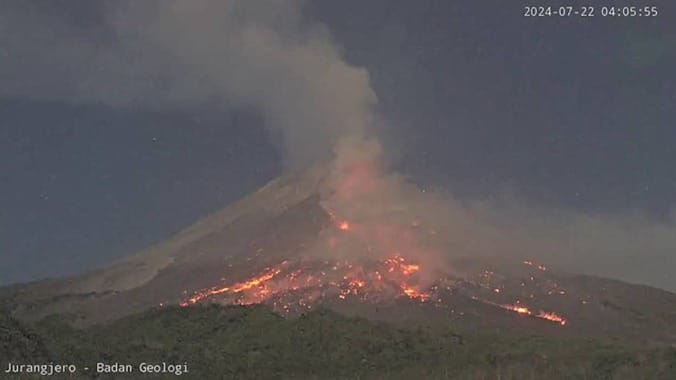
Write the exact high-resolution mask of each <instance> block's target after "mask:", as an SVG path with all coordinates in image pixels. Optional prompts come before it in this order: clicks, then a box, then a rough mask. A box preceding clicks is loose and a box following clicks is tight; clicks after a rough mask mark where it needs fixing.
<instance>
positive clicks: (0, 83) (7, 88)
mask: <svg viewBox="0 0 676 380" xmlns="http://www.w3.org/2000/svg"><path fill="white" fill-rule="evenodd" d="M397 3H401V4H400V5H399V4H397ZM451 3H452V2H449V1H419V2H392V1H381V0H373V1H329V0H325V1H313V2H308V5H307V6H306V7H304V8H303V9H302V12H303V15H287V16H286V17H290V18H293V17H304V18H306V19H309V20H312V21H313V22H314V23H322V24H324V25H325V27H326V29H327V30H328V31H330V34H331V36H332V37H331V38H329V37H325V33H326V31H325V30H321V28H320V30H317V31H313V32H312V33H311V34H310V36H311V37H312V38H311V41H309V42H303V44H301V45H300V46H303V47H308V46H309V48H308V49H311V50H310V51H316V50H312V49H315V48H316V49H319V50H321V51H322V52H323V53H325V55H322V57H324V58H322V59H321V62H325V61H331V60H334V59H335V57H334V51H333V50H332V49H333V48H335V47H336V46H338V47H339V50H338V51H339V52H341V53H342V54H343V56H344V57H345V59H346V60H347V62H348V63H349V64H351V65H353V66H354V67H363V68H365V69H366V70H368V78H369V80H370V83H371V86H372V88H373V90H374V92H375V95H376V96H377V101H378V106H377V107H378V110H379V113H380V114H381V115H382V117H383V120H382V121H381V122H380V124H381V127H380V129H381V133H382V135H383V136H385V138H386V147H388V148H389V150H390V151H392V152H395V156H394V157H395V161H396V166H397V167H398V168H399V169H401V170H403V171H405V172H407V173H409V174H411V175H412V176H413V177H414V178H415V179H416V180H417V181H419V182H423V183H432V184H437V185H444V186H446V187H448V188H450V189H451V190H452V191H453V192H454V193H455V194H460V196H464V197H484V196H487V195H490V194H499V193H503V192H505V191H509V192H514V193H516V194H519V196H521V197H524V198H526V199H528V200H530V201H532V202H537V203H542V204H547V205H552V206H553V207H558V208H562V209H564V210H577V211H581V212H603V213H611V214H612V213H617V212H625V211H627V210H633V209H638V210H644V211H647V212H648V213H649V214H650V215H651V216H652V217H654V218H656V219H658V220H664V219H666V218H669V217H670V215H669V213H670V212H671V210H672V209H673V208H674V206H675V205H676V171H675V170H674V164H676V149H674V142H676V125H675V124H674V120H675V117H676V78H675V67H676V7H675V6H674V4H672V2H670V1H661V2H659V1H656V2H653V3H654V4H656V5H658V6H659V10H660V15H659V16H658V17H657V18H655V19H641V18H636V19H603V18H601V17H595V18H594V19H580V18H571V19H558V18H546V19H528V18H524V17H523V16H522V13H523V10H522V7H521V5H518V4H505V3H508V2H504V1H497V0H496V1H476V2H475V1H462V2H457V4H451ZM110 4H111V3H106V2H101V3H96V4H94V5H92V3H91V2H88V1H60V2H46V1H44V2H24V1H14V2H3V4H2V6H0V13H2V14H3V16H0V33H1V35H2V37H0V44H1V46H0V87H2V88H3V89H2V90H0V94H2V96H3V97H2V98H1V99H0V257H1V258H2V263H1V264H0V283H9V282H16V281H27V280H33V279H37V278H41V277H45V276H54V275H62V274H65V273H76V272H79V271H81V270H83V269H85V268H90V267H92V266H97V265H102V264H104V263H105V262H107V261H109V260H110V259H112V258H114V257H118V256H120V255H123V254H127V253H130V252H132V251H134V250H136V249H139V248H143V247H144V246H146V245H148V244H150V243H152V242H154V241H157V240H161V239H163V238H165V237H167V236H169V235H171V234H172V233H173V232H175V231H176V230H177V229H179V228H181V227H183V226H185V225H187V224H189V223H190V222H191V221H193V220H195V219H197V218H199V217H200V216H203V215H204V214H206V213H208V212H210V211H213V210H214V209H217V208H219V207H222V206H223V205H224V204H227V203H228V202H230V201H232V200H234V199H236V198H237V197H239V196H241V195H243V194H245V193H247V192H249V191H251V190H252V189H254V188H256V187H257V186H259V185H261V184H263V183H265V182H266V181H267V180H268V179H270V178H271V177H273V176H274V175H276V174H277V173H278V172H279V170H281V167H282V165H283V163H282V161H281V158H280V156H281V155H282V154H281V153H280V150H279V149H280V146H279V144H277V143H273V142H276V141H278V135H277V133H278V132H279V130H277V129H275V127H274V126H271V124H275V123H279V124H285V123H286V124H293V125H295V124H297V123H296V121H297V119H296V117H297V115H298V113H294V114H290V116H289V115H282V116H279V115H280V113H279V111H278V108H280V107H282V108H284V109H287V108H288V107H294V104H293V103H286V102H283V103H279V102H277V101H276V99H277V98H274V99H272V100H271V101H270V100H268V99H267V98H266V99H264V101H265V102H267V104H272V106H271V109H270V110H265V112H259V110H256V109H251V108H250V107H243V106H242V105H241V104H239V103H240V102H238V101H235V102H226V104H225V105H223V104H222V102H221V101H220V98H219V96H220V95H221V94H220V93H219V92H218V91H214V90H213V89H210V88H209V87H200V88H198V89H194V88H191V87H190V85H192V83H195V81H198V80H199V78H197V79H196V78H195V77H192V76H185V78H183V77H182V81H177V82H176V83H178V84H177V85H175V86H173V87H171V86H170V87H169V89H168V90H167V91H168V92H171V94H172V96H168V98H171V99H170V100H171V101H173V102H175V103H180V104H181V107H176V106H174V105H173V104H172V105H169V104H166V103H162V102H155V101H154V97H156V96H157V94H158V93H160V92H159V91H160V90H162V89H163V87H162V86H163V85H164V82H162V80H163V78H164V76H163V75H170V74H171V75H173V74H175V73H176V72H177V70H183V66H180V65H177V66H176V67H174V66H172V65H171V64H168V63H166V62H164V61H162V60H160V59H158V58H157V56H153V57H151V58H150V59H146V58H145V57H144V55H143V54H144V52H145V51H144V50H143V49H140V50H134V48H133V47H134V44H127V45H125V49H127V48H129V47H130V46H131V48H129V49H127V50H125V54H129V55H123V57H126V58H129V59H131V62H132V63H133V62H135V61H134V59H136V57H141V58H138V60H139V62H142V64H139V65H140V66H143V67H145V68H147V67H155V66H152V65H151V64H150V63H152V64H155V65H157V67H158V69H157V71H155V70H154V69H153V71H152V75H151V74H149V71H147V70H140V71H136V70H130V71H128V72H127V71H125V72H123V73H122V74H120V73H117V72H116V70H118V66H116V61H115V59H118V58H117V57H119V56H118V55H114V56H113V55H111V57H109V56H107V55H106V54H107V53H106V52H107V51H109V50H115V49H117V48H116V43H115V41H116V39H117V38H122V37H120V36H119V35H111V33H110V31H109V30H108V29H106V28H103V27H101V26H100V22H99V21H100V20H101V19H102V18H103V17H104V16H103V15H107V14H109V13H108V12H110V11H109V8H108V5H110ZM266 9H267V8H266ZM271 9H275V8H274V7H272V8H271ZM123 14H124V13H123ZM133 14H139V18H140V19H141V20H143V17H141V16H143V9H139V10H135V11H134V13H133ZM260 14H261V13H260V12H258V11H257V13H256V15H260ZM17 15H18V16H20V17H18V16H17ZM26 15H28V16H26ZM263 16H265V17H267V15H265V14H263ZM26 17H28V18H26ZM120 19H122V21H119V20H120ZM273 19H274V17H273ZM26 20H30V22H24V21H26ZM55 20H57V21H58V20H60V21H59V22H56V21H55ZM63 20H66V21H65V22H63ZM117 20H118V21H119V22H121V23H124V22H127V21H126V20H125V19H124V18H118V19H117ZM179 20H182V19H179ZM198 20H199V19H198ZM19 21H21V22H19ZM31 22H33V23H35V24H31ZM129 22H130V23H131V21H129ZM173 22H175V20H173V19H172V18H171V17H169V18H168V20H167V19H162V20H160V21H159V22H158V26H157V29H153V30H160V31H164V30H166V29H164V28H171V30H172V31H174V30H176V31H178V32H177V33H179V34H178V35H180V31H181V29H180V28H178V27H177V28H176V29H173V28H174V26H175V24H173ZM252 22H253V23H255V22H256V20H254V21H252ZM264 22H268V20H267V19H266V20H264ZM59 25H66V26H67V27H60V26H59ZM188 25H191V24H188ZM32 26H34V27H32ZM178 26H182V25H178ZM52 29H53V30H52ZM282 29H283V32H284V33H288V36H286V37H285V38H286V39H283V40H282V41H281V43H280V45H279V46H287V45H286V44H288V43H289V41H291V42H293V43H296V42H297V41H299V37H298V35H303V36H305V34H304V33H305V32H304V31H296V30H290V29H288V28H282ZM121 30H125V31H127V32H129V33H130V34H133V33H132V32H133V31H134V29H133V28H128V27H126V26H123V28H122V29H121ZM218 31H220V30H218ZM210 32H213V31H210V30H206V31H205V32H204V33H206V34H208V33H210ZM226 32H227V30H226ZM162 35H163V36H164V35H165V34H162ZM83 36H86V38H85V37H83ZM316 36H319V37H316ZM123 37H124V36H123ZM188 37H189V36H188ZM188 37H186V39H185V42H187V43H189V44H192V45H199V48H201V49H202V50H197V51H196V54H198V55H199V54H205V52H209V51H212V50H213V48H214V46H219V45H218V42H219V41H220V39H218V38H216V37H214V40H213V41H211V40H210V41H211V42H210V44H214V46H212V45H210V44H205V45H203V46H202V45H200V44H194V42H195V41H193V40H191V39H190V38H188ZM315 37H316V38H315ZM303 38H304V37H303ZM325 38H326V39H325ZM132 39H133V41H134V42H136V41H137V39H136V36H133V38H132ZM226 40H227V38H226ZM54 41H57V42H58V41H71V42H72V41H82V43H83V44H84V45H82V46H85V47H86V49H82V46H80V45H77V44H75V45H74V44H63V45H61V44H59V43H54ZM152 41H153V42H155V43H157V44H158V45H159V46H160V48H166V46H167V44H169V45H170V44H171V41H170V42H169V43H168V42H167V41H163V40H162V39H159V40H157V39H154V40H152ZM158 41H159V42H158ZM303 41H305V40H303ZM163 44H164V45H163ZM27 45H28V46H27ZM32 45H35V46H38V45H39V46H38V47H39V49H35V48H34V47H35V46H32ZM111 46H112V48H111ZM274 46H276V45H274ZM274 46H273V47H274ZM199 48H196V49H199ZM160 50H161V49H160ZM160 50H158V51H160ZM165 50H169V51H168V53H167V54H168V55H167V56H177V55H178V56H181V57H184V56H192V54H193V53H195V52H194V51H190V52H189V53H186V52H185V51H178V50H171V49H165ZM165 50H161V51H165ZM92 52H95V53H96V54H94V53H92ZM101 52H103V53H102V54H100V53H101ZM229 52H230V50H224V51H222V52H221V53H222V54H223V55H224V56H225V57H227V58H228V59H230V58H231V57H232V55H230V54H228V53H229ZM184 53H185V55H183V54H184ZM266 54H268V52H266ZM270 54H272V53H270ZM94 56H95V57H96V58H95V59H94V58H92V57H94ZM100 56H103V57H104V59H105V60H104V61H99V60H98V59H100V58H99V57H100ZM130 57H131V58H130ZM247 57H248V56H243V58H242V57H240V59H242V60H244V59H247ZM276 57H279V55H276ZM282 57H287V58H284V59H287V60H288V70H289V71H288V72H289V73H291V74H293V73H294V72H300V73H305V72H308V71H310V72H312V67H310V68H303V69H302V70H301V69H298V67H299V63H298V62H296V61H294V58H293V57H294V55H293V54H289V55H288V56H287V55H282ZM288 57H291V58H288ZM162 58H163V59H165V58H166V57H162ZM90 59H92V60H90ZM232 59H234V60H236V59H238V57H237V56H235V57H234V58H232ZM181 62H182V64H184V65H186V66H189V65H190V64H193V63H194V62H192V61H190V60H189V59H186V60H183V61H181ZM321 62H320V63H321ZM97 63H99V64H100V65H98V64H97ZM104 63H105V64H104ZM132 66H133V64H132ZM159 67H161V69H160V68H159ZM219 67H220V66H214V67H213V71H214V72H220V71H219V70H218V68H219ZM101 68H103V69H101ZM104 69H105V70H104ZM255 69H256V68H254V69H252V70H255ZM97 70H99V71H102V72H103V74H100V73H99V72H98V71H97ZM260 70H261V72H267V68H266V67H262V68H260ZM296 70H298V71H296ZM355 70H356V69H355ZM92 72H95V73H97V74H96V75H93V74H92ZM178 72H180V73H184V71H178ZM254 72H255V71H254ZM109 73H112V74H109ZM282 73H287V72H286V71H284V72H282ZM338 73H339V75H338V76H337V77H339V78H341V82H348V83H354V86H352V87H349V86H347V85H346V87H345V88H344V92H345V94H348V93H351V92H350V91H352V89H354V88H361V87H360V86H362V84H363V83H362V79H363V78H362V77H361V76H360V75H361V74H360V73H359V72H358V71H353V70H352V68H350V67H342V68H339V71H338ZM315 74H316V75H318V76H321V75H322V73H315ZM106 75H110V77H109V78H110V79H108V80H109V84H110V87H105V86H104V87H102V86H101V81H102V79H101V78H103V83H104V84H105V78H107V77H106ZM154 75H157V77H154ZM282 76H283V75H282ZM120 77H124V78H126V79H127V80H128V81H130V82H131V81H138V83H137V82H133V83H136V84H138V86H133V89H134V91H131V90H129V88H131V87H128V86H126V85H120V83H118V82H119V80H118V79H119V78H120ZM236 77H239V76H236V75H234V74H233V75H231V76H227V75H225V76H224V77H222V78H221V77H219V79H222V83H221V84H222V85H223V86H225V87H228V88H232V87H236V86H237V85H239V83H238V82H237V81H236ZM84 78H86V79H87V81H84ZM91 78H96V80H92V79H91ZM233 78H235V79H233ZM275 78H277V77H275ZM202 79H203V78H202ZM260 80H261V82H260V83H261V87H260V88H262V89H265V88H267V82H265V80H266V78H262V79H260ZM292 80H293V77H292V78H291V79H290V80H289V81H292ZM97 81H98V82H97ZM85 82H86V83H85ZM280 83H281V84H280ZM74 84H77V86H76V87H77V88H76V89H73V87H75V86H74ZM274 85H275V86H282V87H281V88H283V86H284V82H279V83H278V81H277V80H276V79H275V83H274ZM149 88H151V90H149ZM176 88H178V89H179V90H176ZM205 88H206V89H205ZM107 89H109V90H110V91H107ZM121 89H124V91H123V90H121ZM158 89H159V90H158ZM170 90H171V91H170ZM254 90H255V89H254ZM125 91H129V92H125ZM299 91H301V92H302V93H307V96H308V97H313V96H315V95H317V94H316V93H314V92H312V91H310V90H307V89H305V88H304V87H303V88H301V89H300V90H299ZM242 93H243V92H242V91H240V92H237V96H235V98H237V99H238V100H241V99H245V100H248V99H257V97H261V96H262V95H260V92H259V91H253V92H246V91H244V93H245V94H244V95H241V94H242ZM355 93H356V94H357V95H354V96H353V97H350V96H345V95H344V94H343V96H342V97H341V99H343V98H346V97H347V98H354V97H363V98H364V99H365V100H364V101H365V102H368V101H369V96H370V95H369V94H368V89H367V90H364V91H361V90H360V91H357V92H355ZM186 94H187V95H186ZM281 94H282V95H283V94H284V93H283V91H282V92H281ZM193 96H194V97H199V98H200V99H199V100H200V101H199V102H190V101H186V100H192V97H193ZM317 96H318V99H320V100H318V101H317V105H318V107H319V108H321V107H320V105H321V104H323V103H322V102H321V101H322V99H326V100H327V101H331V100H332V96H333V94H332V93H321V94H319V95H317ZM149 98H153V99H149ZM73 99H75V101H73ZM130 99H131V100H130ZM242 103H244V104H246V103H247V102H246V101H242ZM355 103H361V101H360V102H355ZM289 104H290V105H289ZM298 107H299V109H304V108H303V107H301V106H300V105H298ZM341 107H343V108H344V109H348V110H356V109H359V104H356V105H355V104H341ZM354 112H359V111H358V110H357V111H354ZM344 114H350V112H341V113H340V114H339V115H344ZM270 115H273V116H270ZM274 115H276V116H274ZM320 116H321V114H320ZM317 117H318V115H317V114H312V113H308V114H303V115H302V121H303V122H306V121H308V120H309V121H312V120H316V119H317ZM300 124H303V123H300ZM284 130H288V128H287V129H284ZM327 130H329V129H327ZM307 133H314V132H312V131H311V132H308V131H307V130H304V129H298V130H297V135H295V136H300V139H301V140H303V138H304V136H306V134H307ZM293 138H296V139H297V138H298V137H293V136H292V139H293ZM321 138H324V137H323V136H318V137H317V139H321ZM327 138H328V137H327ZM293 144H297V145H298V144H300V145H302V141H301V142H294V141H291V142H289V144H288V145H285V148H281V149H282V150H286V152H284V154H283V155H284V156H285V157H288V156H289V153H292V154H291V155H292V156H293V151H292V152H289V151H288V150H289V149H293V148H290V147H293V146H297V145H293ZM307 157H309V156H306V155H298V156H296V158H295V160H299V161H302V160H303V159H307ZM674 255H676V253H674V254H673V255H672V256H671V261H667V262H665V263H664V265H663V266H664V268H663V270H664V272H662V273H658V274H656V275H660V276H665V273H666V274H668V273H673V272H674V271H675V270H676V268H675V267H674V262H675V261H674V258H673V257H674ZM653 265H659V263H658V262H653ZM637 270H640V269H637ZM642 276H644V277H642V278H644V279H645V280H644V281H646V282H649V280H648V279H646V278H647V277H649V276H650V273H647V274H646V273H645V272H644V273H643V274H642ZM674 289H676V285H674Z"/></svg>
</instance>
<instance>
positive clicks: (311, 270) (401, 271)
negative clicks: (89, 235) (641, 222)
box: [2, 165, 676, 343]
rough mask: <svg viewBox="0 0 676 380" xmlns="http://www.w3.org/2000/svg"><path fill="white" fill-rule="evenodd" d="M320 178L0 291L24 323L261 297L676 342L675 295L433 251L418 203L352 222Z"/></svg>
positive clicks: (298, 310) (295, 178)
mask: <svg viewBox="0 0 676 380" xmlns="http://www.w3.org/2000/svg"><path fill="white" fill-rule="evenodd" d="M360 170H361V169H360ZM327 171H328V168H327V167H326V166H322V165H317V166H315V167H313V168H312V169H310V170H308V171H306V172H301V173H295V174H292V175H288V176H284V177H281V178H278V179H275V180H273V181H271V182H270V183H269V184H267V185H266V186H264V187H263V188H261V189H260V190H258V191H256V192H255V193H253V194H252V195H250V196H248V197H245V198H243V199H242V200H240V201H238V202H235V203H234V204H232V205H230V206H228V207H226V208H225V209H223V210H221V211H219V212H216V213H214V214H212V215H210V216H207V217H206V218H204V219H202V220H200V221H198V222H196V223H195V224H193V225H192V226H190V227H188V228H187V229H185V230H183V231H181V232H179V233H178V234H177V235H176V236H174V237H173V238H171V239H169V240H167V241H165V242H161V243H159V244H157V245H155V246H153V247H150V248H148V249H146V250H144V251H142V252H140V253H138V254H136V255H133V256H130V257H129V258H126V259H123V260H121V261H119V262H117V263H113V264H112V265H110V266H109V267H107V268H102V269H100V270H96V271H93V272H91V273H87V274H84V275H82V276H74V277H70V278H66V279H56V280H48V281H42V282H37V283H32V284H25V285H18V286H14V287H11V288H6V289H3V290H2V294H3V296H2V298H3V299H4V302H5V303H7V304H8V307H9V309H10V310H11V311H12V314H13V315H14V316H15V317H17V318H19V319H26V320H37V319H40V318H43V317H45V316H47V315H50V314H54V313H57V314H68V315H69V318H70V320H71V321H72V322H74V323H76V324H82V325H89V324H96V323H101V322H110V321H114V320H116V319H119V318H121V317H124V316H127V315H131V314H134V313H138V312H142V311H144V310H147V309H150V308H154V307H157V306H167V305H176V304H181V305H183V306H190V305H193V304H202V303H211V302H215V303H221V304H250V303H264V304H267V305H269V306H271V307H272V308H273V309H274V310H275V311H276V312H279V313H280V314H282V315H287V316H297V315H300V314H302V313H305V312H307V311H309V310H313V309H315V308H317V307H319V306H321V305H323V306H326V307H330V308H332V309H334V310H337V311H340V312H341V313H343V314H346V315H357V316H364V317H367V318H369V319H373V320H383V321H388V322H392V323H396V324H404V325H406V324H411V323H415V324H430V323H431V324H448V323H451V324H452V325H454V326H456V328H457V329H458V330H462V331H474V332H477V331H488V330H508V331H513V332H516V333H527V334H532V333H535V334H540V335H556V336H590V337H591V336H594V337H613V338H620V339H629V340H634V341H661V342H668V343H673V342H676V295H674V294H672V293H669V292H666V291H663V290H659V289H655V288H650V287H646V286H638V285H631V284H626V283H622V282H620V281H614V280H607V279H602V278H596V277H591V276H581V275H573V274H567V273H562V272H558V271H556V270H555V268H548V267H546V266H545V265H543V264H541V263H537V262H533V261H532V260H528V259H527V258H525V257H524V258H517V257H477V256H474V257H466V256H457V255H456V256H454V255H451V254H450V253H449V252H444V251H443V250H440V249H439V248H438V247H435V248H434V249H432V248H428V246H427V245H425V244H427V242H428V241H434V240H435V239H436V240H443V237H442V238H441V239H440V238H439V233H437V231H436V230H435V228H429V223H427V222H425V221H423V222H420V221H419V220H418V219H413V220H411V221H409V220H408V219H407V218H408V217H409V213H407V212H408V211H407V210H408V209H413V206H410V205H409V204H405V203H397V204H395V205H394V206H395V207H391V206H390V205H388V204H385V206H384V207H383V208H382V209H384V210H386V211H385V212H384V213H382V214H377V215H376V214H375V213H373V212H371V213H370V214H364V213H362V214H359V215H357V216H354V217H353V218H352V219H350V221H349V222H348V221H347V220H343V219H341V216H340V215H337V214H339V213H340V212H341V211H344V210H342V209H340V210H338V211H336V209H335V208H332V207H333V206H335V205H336V204H339V203H340V202H333V203H331V202H328V201H327V199H329V200H331V199H330V197H331V195H330V194H331V191H332V187H331V186H329V185H328V183H329V182H330V181H329V179H328V175H327ZM360 173H361V172H360ZM357 179H359V181H357V184H363V183H367V184H368V178H366V179H365V178H364V177H357ZM353 182H354V181H353ZM351 185H354V183H351ZM327 194H328V195H327ZM377 195H378V194H376V198H373V199H372V200H371V201H370V202H371V203H377V202H379V200H378V199H377V198H378V197H377ZM341 201H344V200H341ZM383 203H386V202H383ZM411 204H413V205H415V203H411ZM378 210H380V209H378ZM355 215H356V214H355ZM374 215H375V217H374ZM411 215H412V214H411ZM368 217H371V218H372V220H374V221H375V222H373V221H372V220H369V219H368ZM360 218H361V219H360ZM364 220H366V222H364ZM360 223H361V224H360ZM425 223H427V224H425ZM432 227H435V226H434V225H432ZM442 248H443V246H442ZM372 250H373V252H374V253H373V254H371V253H370V252H371V251H372ZM378 250H380V251H382V252H385V253H386V254H385V255H383V254H382V253H381V252H377V251H378ZM390 251H391V252H390ZM353 252H363V253H360V254H359V255H355V254H353ZM410 252H413V253H415V255H412V256H407V254H408V253H410ZM390 253H391V254H390Z"/></svg>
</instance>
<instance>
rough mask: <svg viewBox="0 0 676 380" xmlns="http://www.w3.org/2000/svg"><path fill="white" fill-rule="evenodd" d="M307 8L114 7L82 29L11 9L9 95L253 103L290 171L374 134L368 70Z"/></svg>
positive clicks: (116, 102)
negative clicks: (349, 139) (336, 145)
mask: <svg viewBox="0 0 676 380" xmlns="http://www.w3.org/2000/svg"><path fill="white" fill-rule="evenodd" d="M301 5H302V2H299V1H295V0H294V1H279V0H265V1H246V0H223V1H221V0H195V1H192V0H191V1H180V0H169V1H143V2H134V1H112V2H106V3H100V4H99V6H100V9H97V13H96V14H97V15H98V16H99V20H94V21H92V22H91V24H92V25H88V24H85V25H82V23H81V22H78V21H77V20H75V18H76V17H77V15H66V14H62V13H61V12H59V10H58V9H57V8H56V7H57V6H58V5H54V6H53V5H51V3H47V2H45V3H37V5H36V3H33V4H27V3H5V4H3V5H2V7H3V8H4V9H1V10H0V31H2V33H0V45H1V46H3V47H5V49H4V51H3V54H4V59H2V61H0V77H2V83H3V86H2V87H1V88H0V96H28V97H37V98H45V99H59V100H67V101H73V102H102V103H105V104H109V105H113V106H121V107H134V106H142V107H157V106H180V107H185V106H186V105H195V104H198V105H199V104H210V105H217V106H228V107H253V108H255V109H256V110H258V111H259V112H261V113H262V114H263V115H264V116H265V118H266V120H267V123H266V124H267V125H268V126H269V128H271V129H273V130H277V131H281V133H278V134H276V135H280V136H281V138H282V139H283V142H282V144H280V145H281V148H282V149H283V150H284V153H285V154H284V156H285V157H286V158H287V160H288V163H289V165H291V166H292V167H298V166H304V165H306V164H308V163H309V162H312V161H314V160H316V159H317V158H318V157H320V158H323V157H325V156H326V153H327V152H330V151H331V150H330V147H331V146H332V144H333V142H334V141H335V140H336V139H337V138H338V137H339V136H342V135H346V134H350V135H354V134H361V133H363V132H364V130H365V129H366V125H367V124H368V123H369V120H370V119H371V118H372V116H371V112H372V108H373V106H374V105H375V103H376V96H375V93H374V91H373V90H372V89H371V87H370V84H369V78H368V74H367V72H366V70H364V69H361V68H356V67H353V66H351V65H349V64H348V63H346V62H345V61H344V60H343V59H342V57H341V53H340V50H339V49H338V48H337V46H336V45H335V43H334V42H333V41H332V40H331V37H330V35H329V33H328V31H327V30H326V29H325V28H324V27H323V26H322V25H320V24H313V23H310V22H308V21H307V20H305V19H304V17H303V16H302V12H301ZM90 6H91V5H90ZM69 8H71V7H69ZM97 21H98V22H97ZM94 24H95V25H94Z"/></svg>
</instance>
